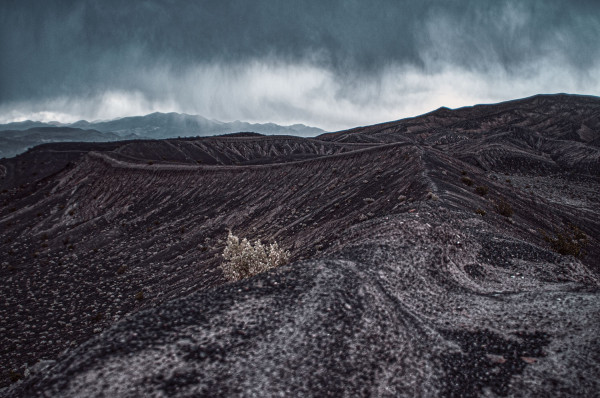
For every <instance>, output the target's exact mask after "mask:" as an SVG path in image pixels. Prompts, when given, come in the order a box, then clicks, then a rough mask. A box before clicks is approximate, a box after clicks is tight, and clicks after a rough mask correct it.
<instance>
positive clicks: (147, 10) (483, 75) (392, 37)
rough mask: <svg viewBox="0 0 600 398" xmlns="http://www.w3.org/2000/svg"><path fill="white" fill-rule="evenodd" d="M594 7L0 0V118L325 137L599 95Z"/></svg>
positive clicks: (597, 4)
mask: <svg viewBox="0 0 600 398" xmlns="http://www.w3.org/2000/svg"><path fill="white" fill-rule="evenodd" d="M599 38H600V1H598V0H592V1H576V0H565V1H553V0H540V1H536V0H531V1H527V0H518V1H503V0H489V1H486V0H473V1H470V0H464V1H452V0H446V1H427V0H414V1H399V0H391V1H377V0H369V1H367V0H364V1H355V0H346V1H333V0H327V1H324V0H316V1H302V0H293V1H282V0H270V1H261V0H258V1H252V0H239V1H238V0H217V1H187V0H185V1H184V0H164V1H158V0H145V1H142V0H140V1H123V0H102V1H97V0H89V1H87V0H77V1H54V0H45V1H25V0H16V1H12V0H2V1H1V2H0V122H8V121H17V120H25V119H34V120H44V121H49V120H59V121H63V122H69V121H75V120H78V119H88V120H95V119H109V118H115V117H122V116H130V115H140V114H146V113H151V112H154V111H161V112H168V111H175V112H185V113H189V114H199V115H202V116H205V117H208V118H213V119H218V120H223V121H232V120H236V119H238V120H244V121H250V122H267V121H270V122H275V123H279V124H293V123H304V124H308V125H313V126H317V127H321V128H323V129H326V130H339V129H343V128H349V127H354V126H358V125H366V124H373V123H377V122H384V121H389V120H395V119H399V118H403V117H408V116H414V115H417V114H421V113H425V112H428V111H430V110H433V109H436V108H438V107H440V106H448V107H452V108H453V107H459V106H464V105H473V104H476V103H489V102H498V101H501V100H507V99H513V98H520V97H525V96H529V95H533V94H537V93H557V92H568V93H580V94H592V95H599V93H600V40H599Z"/></svg>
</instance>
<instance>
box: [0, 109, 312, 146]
mask: <svg viewBox="0 0 600 398" xmlns="http://www.w3.org/2000/svg"><path fill="white" fill-rule="evenodd" d="M236 132H254V133H260V134H268V135H275V134H278V135H295V136H301V137H314V136H316V135H319V134H322V133H324V131H323V130H321V129H319V128H316V127H309V126H305V125H303V124H294V125H291V126H280V125H277V124H274V123H265V124H253V123H248V122H241V121H239V120H236V121H235V122H220V121H218V120H209V119H206V118H204V117H202V116H198V115H186V114H181V113H174V112H171V113H160V112H155V113H151V114H149V115H146V116H132V117H124V118H121V119H115V120H109V121H95V122H88V121H86V120H80V121H78V122H75V123H66V124H65V123H60V122H38V121H31V120H26V121H23V122H14V123H8V124H0V157H10V156H15V155H18V154H19V153H22V152H24V151H25V150H27V149H28V148H31V147H33V146H35V145H39V144H42V143H46V142H63V141H85V142H89V141H99V142H103V141H116V140H127V139H140V138H146V139H147V138H150V139H161V138H175V137H195V136H210V135H219V134H228V133H236Z"/></svg>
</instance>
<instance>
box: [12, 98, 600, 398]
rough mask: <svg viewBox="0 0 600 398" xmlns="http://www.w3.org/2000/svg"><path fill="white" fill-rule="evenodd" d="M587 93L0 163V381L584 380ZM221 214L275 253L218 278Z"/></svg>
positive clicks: (589, 201)
mask: <svg viewBox="0 0 600 398" xmlns="http://www.w3.org/2000/svg"><path fill="white" fill-rule="evenodd" d="M507 104H508V105H507ZM597 104H598V100H597V99H596V100H595V101H594V99H593V98H588V97H583V98H582V97H568V96H557V97H534V98H532V99H528V100H522V101H520V102H519V101H517V102H513V103H505V104H499V105H497V106H495V107H496V109H495V111H494V110H493V109H492V108H493V107H494V106H488V107H483V108H478V107H474V108H470V110H469V109H460V110H449V109H440V110H437V111H435V112H432V113H430V114H428V115H424V116H423V117H422V118H423V119H421V125H419V123H418V122H419V120H418V119H410V120H408V121H400V122H394V123H396V125H397V126H396V127H393V126H392V125H393V124H394V123H392V124H388V125H387V126H388V127H386V129H388V130H387V131H385V132H384V133H382V134H379V133H373V132H374V131H381V129H380V128H379V127H376V126H373V127H366V128H364V129H363V133H360V132H359V130H354V131H350V132H348V133H345V134H341V133H338V134H336V135H332V136H327V137H322V138H324V139H320V140H319V139H300V138H293V137H257V136H248V135H242V136H233V137H217V138H203V139H186V140H168V141H137V142H127V143H110V145H109V144H72V145H73V146H72V147H70V150H69V151H68V153H69V155H68V162H67V164H65V162H66V161H67V158H66V157H65V156H67V155H65V154H64V152H61V153H60V155H59V153H55V152H56V151H55V150H56V147H54V146H43V147H39V148H35V149H34V150H31V151H29V152H28V153H26V154H24V155H22V156H20V157H17V158H14V159H5V160H3V161H2V162H0V167H2V168H3V170H5V171H6V172H5V176H6V177H5V178H4V181H3V182H2V184H4V185H3V187H5V188H4V189H5V190H6V191H5V192H2V193H1V194H0V200H1V201H2V202H1V203H2V204H3V206H2V207H1V208H0V226H1V229H0V231H1V236H0V238H1V241H0V245H1V246H2V247H1V248H0V249H1V250H2V253H4V254H3V255H2V258H1V261H0V263H1V266H2V272H3V275H4V277H3V278H2V279H1V280H0V288H1V289H2V292H3V295H4V298H5V300H4V302H3V303H2V304H1V305H0V329H1V330H0V332H1V334H0V338H1V339H2V341H0V347H1V348H0V350H1V351H0V359H1V361H0V363H2V366H3V369H2V373H3V377H4V381H3V383H4V384H3V385H8V384H9V376H12V377H13V378H17V377H18V376H25V375H26V374H28V376H27V377H26V378H25V380H23V381H21V382H19V383H16V384H13V385H12V386H11V387H10V388H9V389H7V390H5V391H4V395H5V396H10V397H13V396H14V397H18V396H26V397H30V396H31V397H35V396H64V397H71V396H72V397H76V396H202V395H208V396H236V395H237V396H275V395H282V394H283V395H287V396H290V395H291V396H450V397H453V396H465V397H469V396H594V395H595V394H597V392H598V391H600V378H599V377H598V375H599V374H600V354H599V353H600V340H599V339H598V335H599V327H600V262H599V260H598V259H599V258H600V250H599V245H598V237H599V236H600V215H599V213H598V209H599V200H600V199H599V195H598V186H599V184H598V178H599V176H598V171H597V170H598V169H597V168H598V164H597V153H598V152H597V150H598V148H597V147H596V146H593V145H590V143H591V142H593V140H594V139H595V138H593V136H594V135H596V136H597V134H598V129H597V126H596V125H595V124H594V122H593V121H594V120H598V118H597V112H598V107H597ZM536 109H537V110H538V111H535V110H536ZM552 112H555V113H556V115H555V117H554V119H552ZM594 112H596V119H594V117H593V114H594ZM540 114H543V115H545V116H544V117H541V116H539V115H540ZM507 115H508V116H507ZM565 115H567V116H568V115H575V116H572V117H571V118H569V117H570V116H569V117H564V116H565ZM582 115H583V116H582ZM576 117H581V118H582V120H585V123H584V125H585V126H587V127H588V129H587V130H586V129H585V128H583V127H581V125H582V124H580V125H579V126H580V127H577V126H578V125H577V123H576V122H575V121H574V120H575V119H574V118H576ZM538 118H541V119H538ZM550 120H554V123H551V122H550ZM578 120H579V119H578ZM502 121H504V122H502ZM502 123H504V124H502ZM390 126H392V127H390ZM461 126H462V127H461ZM481 126H485V129H483V130H482V129H481V128H482V127H481ZM531 126H544V129H545V130H544V132H542V131H538V130H536V129H532V127H531ZM565 126H566V127H565ZM569 126H571V127H569ZM573 126H575V127H577V129H576V131H580V132H584V133H578V135H577V137H576V136H574V135H573V134H570V135H569V134H567V133H563V130H565V129H571V130H572V129H573V128H575V127H573ZM394 129H395V130H394ZM465 129H469V131H468V132H467V131H466V130H465ZM478 129H479V130H478ZM381 137H385V139H381ZM53 145H54V144H53ZM85 145H89V146H87V147H86V146H85ZM53 156H56V159H55V160H54V161H53V159H54V158H53ZM38 159H43V161H44V162H48V163H45V164H46V166H45V167H47V170H50V171H51V172H50V171H46V172H44V173H43V176H32V175H30V174H27V173H24V172H23V171H21V170H22V167H23V166H24V165H25V166H26V165H28V164H37V163H36V162H38ZM199 160H200V162H198V161H199ZM40 164H42V163H40ZM32 167H33V166H32ZM35 167H39V168H40V170H42V169H44V167H42V166H35ZM40 172H41V171H40ZM478 187H486V188H485V189H483V188H481V189H477V188H478ZM501 209H503V210H501ZM476 210H477V213H476V212H475V211H476ZM508 210H510V211H508ZM511 212H512V214H511ZM500 213H503V214H505V215H503V214H500ZM481 214H484V215H481ZM508 215H510V217H508ZM571 225H576V226H577V227H578V228H579V229H580V230H581V231H582V232H583V233H585V235H587V244H583V242H580V243H581V246H583V247H584V249H585V250H584V251H583V252H582V253H581V255H580V256H579V257H578V258H576V257H573V256H570V255H561V254H559V253H556V252H554V251H553V250H552V247H551V245H550V243H549V242H548V241H546V240H545V239H544V236H548V237H551V238H555V237H557V236H558V234H559V233H563V232H564V231H570V229H569V228H571ZM228 229H232V230H233V232H234V233H235V234H237V235H239V236H244V237H248V238H249V239H262V240H263V241H269V240H277V241H278V242H279V243H280V244H281V245H282V246H284V247H285V248H287V249H289V250H290V251H291V252H292V262H291V263H290V264H289V265H286V266H283V267H280V268H279V269H277V270H273V271H271V272H268V273H266V274H262V275H258V276H256V277H254V278H251V279H249V280H246V281H242V282H238V283H229V284H225V281H224V279H223V276H222V274H221V271H220V270H219V268H218V265H219V263H220V257H219V256H220V253H221V252H222V250H223V247H224V238H225V236H226V234H227V230H228ZM140 292H141V295H140ZM41 359H44V360H56V361H57V362H56V363H54V362H49V361H45V362H41V363H38V361H39V360H41ZM36 363H38V364H37V365H35V366H34V364H36ZM11 372H12V373H11Z"/></svg>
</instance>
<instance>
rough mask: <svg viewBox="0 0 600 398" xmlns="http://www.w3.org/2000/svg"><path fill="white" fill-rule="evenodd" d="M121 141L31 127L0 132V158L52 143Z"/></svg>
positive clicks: (95, 134)
mask: <svg viewBox="0 0 600 398" xmlns="http://www.w3.org/2000/svg"><path fill="white" fill-rule="evenodd" d="M119 139H122V138H121V137H119V136H118V135H116V134H113V133H108V132H100V131H98V130H92V129H80V128H73V127H31V128H28V129H26V130H2V131H0V158H3V157H5V158H8V157H12V156H15V155H18V154H20V153H22V152H24V151H26V150H27V149H30V148H33V147H34V146H37V145H40V144H44V143H52V142H71V141H80V142H105V141H116V140H119Z"/></svg>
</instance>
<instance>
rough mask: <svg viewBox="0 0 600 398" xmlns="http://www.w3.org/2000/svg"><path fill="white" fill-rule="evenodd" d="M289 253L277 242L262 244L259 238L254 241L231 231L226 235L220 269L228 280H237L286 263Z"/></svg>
mask: <svg viewBox="0 0 600 398" xmlns="http://www.w3.org/2000/svg"><path fill="white" fill-rule="evenodd" d="M289 257H290V253H289V252H288V251H287V250H284V249H282V248H280V247H279V245H278V244H277V242H275V243H271V244H269V245H263V244H262V243H261V242H260V240H257V241H255V242H254V243H252V242H250V241H248V239H246V238H244V239H242V240H241V241H240V239H239V238H238V237H237V236H235V235H233V234H232V233H231V231H230V232H229V235H228V236H227V243H226V244H225V250H223V260H224V261H223V263H221V269H222V270H223V273H224V274H225V277H226V278H227V279H228V280H230V281H238V280H240V279H244V278H248V277H251V276H254V275H256V274H260V273H261V272H264V271H266V270H269V269H271V268H275V267H277V266H280V265H283V264H286V263H287V262H288V260H289Z"/></svg>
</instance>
